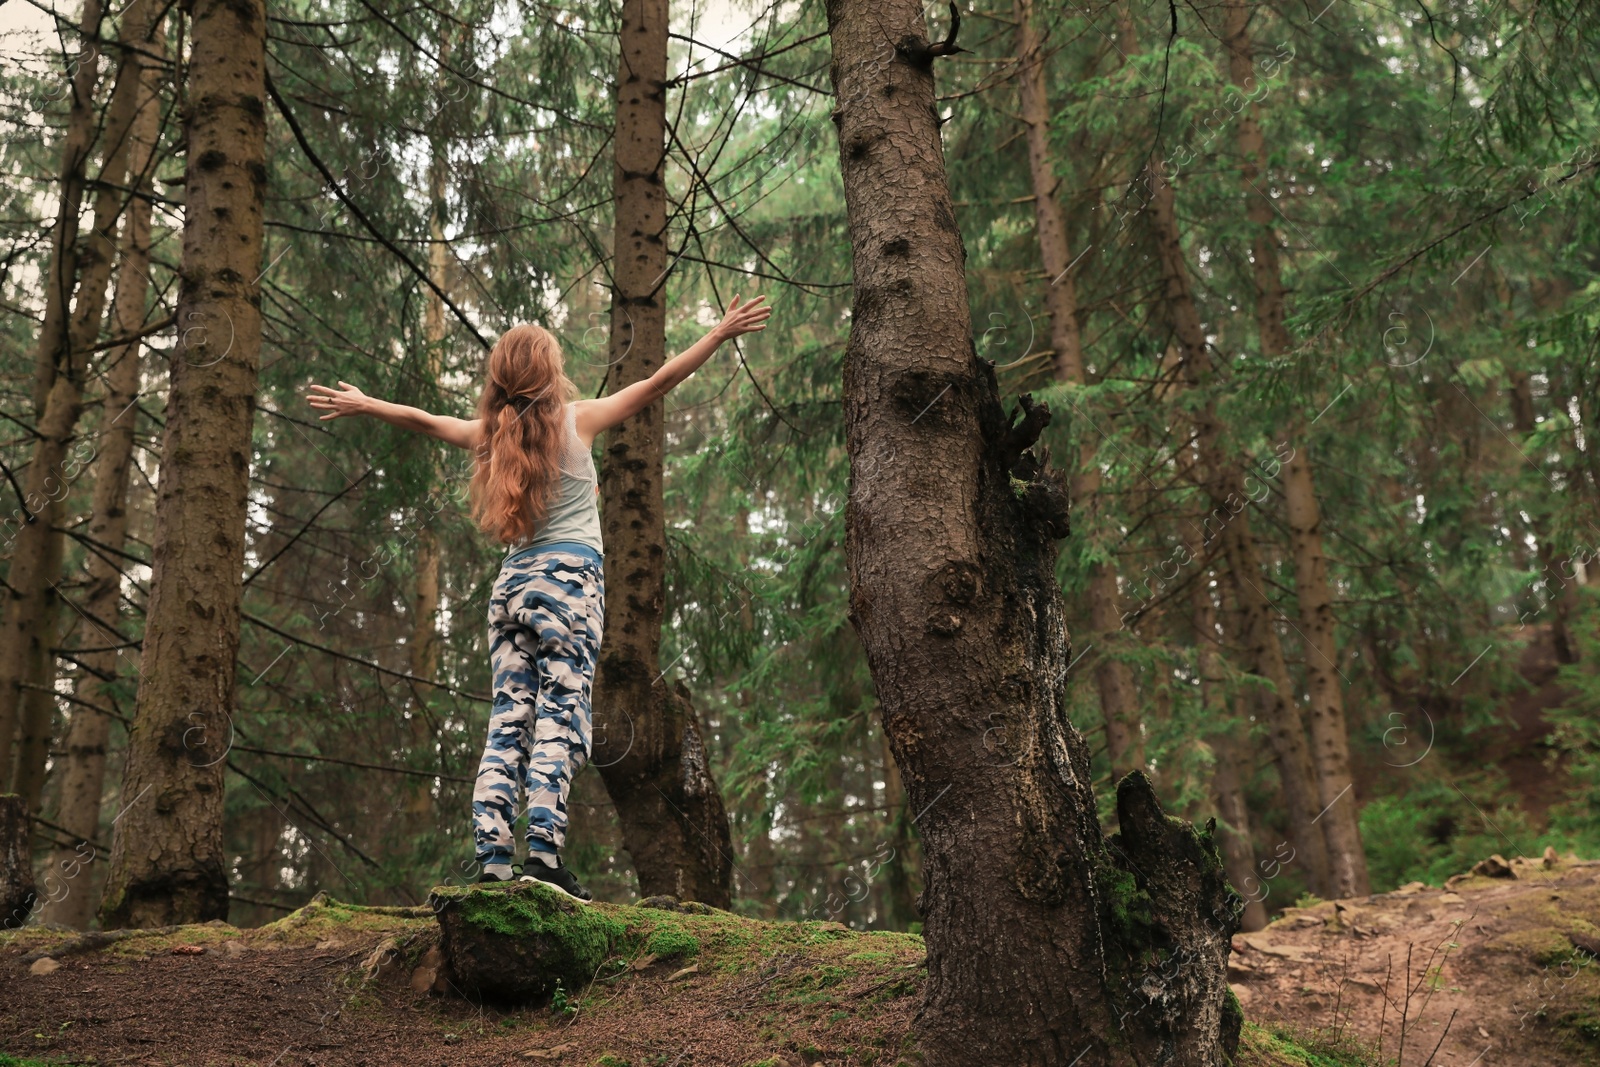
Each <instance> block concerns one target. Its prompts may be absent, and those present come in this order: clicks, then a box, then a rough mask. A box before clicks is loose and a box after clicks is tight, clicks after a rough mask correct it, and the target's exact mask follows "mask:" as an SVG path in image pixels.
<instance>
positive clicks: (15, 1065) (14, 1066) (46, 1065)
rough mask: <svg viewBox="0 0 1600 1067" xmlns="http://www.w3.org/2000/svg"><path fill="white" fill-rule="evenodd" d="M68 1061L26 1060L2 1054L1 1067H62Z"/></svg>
mask: <svg viewBox="0 0 1600 1067" xmlns="http://www.w3.org/2000/svg"><path fill="white" fill-rule="evenodd" d="M66 1062H70V1061H66V1060H25V1059H19V1058H18V1057H16V1056H7V1055H6V1054H5V1053H4V1052H0V1067H61V1065H62V1064H63V1063H66Z"/></svg>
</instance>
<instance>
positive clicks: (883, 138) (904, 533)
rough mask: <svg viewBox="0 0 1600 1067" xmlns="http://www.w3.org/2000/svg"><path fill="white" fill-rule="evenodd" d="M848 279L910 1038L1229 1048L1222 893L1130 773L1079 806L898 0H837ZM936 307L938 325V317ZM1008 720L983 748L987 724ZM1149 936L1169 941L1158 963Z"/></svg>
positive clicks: (1050, 505) (1056, 530)
mask: <svg viewBox="0 0 1600 1067" xmlns="http://www.w3.org/2000/svg"><path fill="white" fill-rule="evenodd" d="M827 11H828V23H829V31H830V36H831V39H832V48H833V64H832V80H833V86H834V91H835V96H836V100H837V101H838V108H837V110H836V111H835V112H834V120H835V122H836V123H837V126H838V131H839V155H840V163H841V167H842V170H843V177H844V190H845V201H846V205H847V208H848V214H849V228H850V239H851V247H852V251H853V262H854V275H855V292H854V303H853V313H852V325H851V333H850V341H849V345H848V347H847V349H846V360H845V430H846V444H847V447H848V451H849V455H850V464H851V481H850V493H849V504H848V512H847V550H848V556H849V564H850V579H851V590H850V607H851V618H852V621H853V622H854V624H855V626H856V629H857V631H858V632H859V633H860V634H861V638H862V644H863V646H864V647H865V649H866V653H867V659H868V664H869V666H870V668H871V671H872V676H873V679H874V682H875V683H876V687H877V691H878V695H879V699H880V700H881V702H882V711H883V729H884V731H885V733H886V734H887V736H888V737H889V741H890V745H891V747H892V748H893V751H894V756H895V762H896V763H897V764H898V765H899V767H900V771H901V775H902V777H903V779H904V784H905V788H906V790H907V793H908V795H909V797H910V799H911V804H912V806H913V808H914V809H915V810H917V811H918V812H919V813H920V815H919V822H918V825H919V827H920V828H921V832H922V841H923V853H924V872H925V878H926V884H927V888H926V890H925V891H924V893H923V914H924V919H925V926H924V934H925V936H926V938H927V944H928V982H927V987H926V999H925V1001H924V1003H923V1007H922V1011H921V1013H920V1014H919V1016H918V1021H917V1035H918V1037H919V1039H920V1046H921V1051H922V1053H923V1055H924V1056H925V1057H926V1060H927V1062H928V1063H929V1064H930V1065H933V1067H947V1065H962V1067H966V1065H979V1064H981V1065H984V1067H990V1065H993V1064H997V1063H1004V1064H1008V1065H1012V1064H1015V1065H1046V1064H1048V1065H1061V1067H1065V1065H1067V1064H1071V1063H1075V1062H1077V1063H1095V1064H1113V1065H1122V1064H1130V1065H1131V1064H1134V1063H1154V1062H1169V1063H1175V1064H1176V1063H1183V1064H1219V1065H1220V1064H1222V1063H1224V1062H1226V1057H1227V1055H1229V1054H1231V1045H1232V1043H1233V1042H1235V1041H1236V1040H1237V1033H1238V1026H1239V1019H1238V1017H1237V1014H1236V1011H1235V1012H1230V1011H1229V1010H1228V1007H1229V1004H1230V1001H1229V998H1228V996H1227V988H1226V985H1225V983H1224V977H1223V975H1224V969H1225V962H1226V954H1227V952H1228V938H1229V935H1230V934H1231V933H1232V931H1233V930H1234V929H1235V928H1236V925H1237V914H1236V908H1237V905H1238V898H1237V897H1236V896H1235V895H1234V894H1233V893H1232V892H1231V891H1230V890H1229V889H1228V887H1227V882H1226V879H1225V878H1224V877H1223V873H1222V864H1221V860H1220V858H1219V857H1218V855H1217V852H1216V848H1215V846H1214V845H1213V843H1212V841H1211V836H1210V834H1209V833H1205V832H1197V831H1196V830H1195V829H1194V828H1192V827H1190V826H1189V825H1188V824H1186V823H1182V822H1180V821H1178V820H1173V819H1169V818H1167V817H1166V816H1165V815H1164V813H1162V811H1161V808H1160V805H1159V803H1158V802H1157V800H1156V798H1155V794H1154V792H1153V791H1152V790H1151V788H1150V784H1149V781H1148V780H1147V779H1146V778H1145V776H1144V775H1143V774H1140V773H1133V774H1130V775H1128V776H1127V777H1125V778H1124V779H1123V780H1122V782H1121V784H1120V786H1119V789H1118V798H1117V806H1118V816H1119V823H1120V826H1121V833H1120V834H1119V835H1117V836H1116V837H1113V838H1111V839H1110V840H1107V839H1105V838H1104V837H1103V835H1102V833H1101V830H1100V826H1099V823H1098V821H1097V819H1096V817H1095V802H1094V796H1093V793H1092V791H1091V788H1090V779H1089V760H1088V749H1087V746H1086V745H1085V743H1084V740H1083V738H1082V736H1081V735H1080V734H1079V733H1078V732H1077V730H1076V729H1075V728H1074V727H1073V726H1072V723H1071V721H1070V720H1069V719H1068V718H1067V715H1066V713H1065V705H1066V683H1065V670H1066V666H1067V664H1068V663H1069V662H1070V660H1069V658H1068V657H1069V649H1068V645H1067V641H1066V632H1065V626H1064V624H1063V611H1062V603H1061V596H1060V591H1059V589H1058V588H1057V585H1056V581H1055V554H1056V548H1055V542H1056V541H1057V540H1059V539H1060V538H1061V537H1063V536H1064V535H1065V534H1066V532H1067V526H1066V501H1065V494H1064V493H1063V492H1062V487H1061V485H1060V483H1059V481H1058V480H1057V479H1056V478H1055V477H1054V476H1052V475H1050V474H1049V472H1048V471H1047V470H1046V469H1045V466H1044V463H1043V461H1042V460H1041V459H1040V458H1037V457H1035V456H1034V454H1033V453H1032V451H1031V446H1032V445H1033V444H1034V443H1035V442H1036V441H1037V439H1038V436H1039V434H1040V432H1041V431H1042V429H1043V427H1044V425H1045V424H1046V423H1047V422H1048V419H1049V413H1048V411H1047V410H1046V409H1044V408H1042V407H1039V406H1036V405H1034V404H1033V403H1032V401H1031V400H1030V401H1027V402H1025V403H1024V404H1023V409H1024V412H1025V414H1024V416H1023V418H1022V419H1021V421H1020V422H1014V421H1013V419H1012V418H1008V417H1007V415H1006V414H1005V412H1004V411H1003V410H1002V407H1001V404H1000V397H999V390H998V387H997V384H996V380H995V376H994V369H993V365H992V364H988V363H986V362H984V361H981V360H979V359H978V357H977V355H976V353H975V350H974V347H973V343H972V335H971V316H970V311H969V308H968V305H967V290H966V284H965V277H964V271H965V251H964V248H963V246H962V242H961V236H960V233H959V230H958V228H957V224H956V219H955V214H954V211H953V208H952V206H951V202H950V192H949V185H948V182H947V180H946V177H945V168H944V159H943V154H942V150H941V145H940V138H939V117H938V114H937V112H936V111H935V107H934V95H933V64H934V60H935V58H936V56H938V55H941V54H945V53H947V52H948V51H949V50H950V49H949V46H948V45H945V44H941V45H930V44H929V42H928V40H927V39H926V26H925V23H924V19H923V8H922V5H921V4H920V3H918V2H916V0H875V2H868V0H830V2H829V3H828V5H827ZM930 324H937V329H933V328H930ZM996 728H998V730H999V731H1000V734H999V736H1000V737H1002V738H1003V743H1002V744H1001V745H1000V746H998V748H999V755H1001V756H1002V757H1003V758H1000V759H997V758H995V756H996V751H995V750H994V747H993V746H989V745H986V739H992V738H993V737H994V736H995V734H994V733H993V731H995V730H996ZM1163 957H1164V958H1165V959H1166V960H1167V961H1168V962H1169V964H1170V963H1172V962H1173V961H1177V962H1176V963H1175V965H1170V966H1167V967H1166V968H1165V970H1160V969H1158V967H1157V963H1158V960H1159V959H1160V958H1163Z"/></svg>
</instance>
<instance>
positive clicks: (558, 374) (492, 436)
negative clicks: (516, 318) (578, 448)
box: [471, 325, 578, 544]
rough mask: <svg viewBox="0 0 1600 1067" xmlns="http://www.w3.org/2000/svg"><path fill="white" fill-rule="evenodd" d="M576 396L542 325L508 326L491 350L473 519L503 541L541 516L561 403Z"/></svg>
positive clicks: (553, 468)
mask: <svg viewBox="0 0 1600 1067" xmlns="http://www.w3.org/2000/svg"><path fill="white" fill-rule="evenodd" d="M577 396H578V389H577V386H575V385H573V384H572V381H571V379H569V378H568V377H567V375H566V371H565V370H564V368H563V363H562V358H561V345H560V344H559V343H558V342H557V341H556V339H555V338H554V337H553V336H551V334H550V332H549V331H548V330H546V329H544V328H543V327H540V326H532V325H522V326H513V327H512V328H511V329H509V330H507V331H506V332H505V333H504V334H503V335H502V336H501V338H500V340H499V341H497V342H496V343H495V346H494V348H493V350H491V351H490V353H489V367H488V375H487V380H486V381H485V382H484V384H483V395H481V396H480V397H479V398H478V417H479V418H480V419H482V420H483V444H482V445H481V446H480V448H479V450H478V461H477V464H476V465H475V467H474V469H473V472H472V488H471V496H472V518H473V519H474V520H475V521H476V522H477V523H478V525H479V526H480V527H482V528H483V530H484V532H486V533H488V534H490V535H492V536H493V537H495V538H496V539H498V540H499V541H500V542H501V543H502V544H514V543H516V542H518V541H524V540H527V539H528V538H530V537H532V536H533V534H534V533H535V532H536V531H537V530H538V528H539V525H540V524H541V523H543V522H544V519H545V514H546V512H547V511H548V510H549V501H550V498H551V494H552V492H553V490H554V489H555V487H556V485H557V480H558V479H559V477H560V471H561V452H562V448H563V446H564V444H565V442H564V440H563V438H564V435H565V430H566V428H565V421H566V420H565V419H564V417H563V405H565V404H570V403H571V402H572V401H573V400H575V399H577Z"/></svg>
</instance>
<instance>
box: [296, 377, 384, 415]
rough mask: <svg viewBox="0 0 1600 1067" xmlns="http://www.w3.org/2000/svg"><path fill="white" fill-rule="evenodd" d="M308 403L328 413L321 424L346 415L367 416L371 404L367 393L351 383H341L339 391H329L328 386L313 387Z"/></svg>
mask: <svg viewBox="0 0 1600 1067" xmlns="http://www.w3.org/2000/svg"><path fill="white" fill-rule="evenodd" d="M306 401H307V403H309V404H310V405H311V406H312V407H314V408H316V409H317V410H318V411H326V412H327V414H326V415H324V416H322V418H321V419H319V420H318V421H319V422H327V421H328V420H329V419H337V418H341V417H343V416H345V415H365V414H366V413H367V409H368V405H369V404H370V403H371V401H370V400H369V399H368V397H367V394H366V393H363V392H362V391H361V390H360V389H357V388H356V387H355V386H353V385H351V384H350V383H349V382H340V383H339V388H337V389H329V388H328V387H327V386H326V385H313V386H312V387H311V392H310V394H309V395H307V396H306Z"/></svg>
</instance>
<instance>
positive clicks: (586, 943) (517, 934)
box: [433, 882, 632, 974]
mask: <svg viewBox="0 0 1600 1067" xmlns="http://www.w3.org/2000/svg"><path fill="white" fill-rule="evenodd" d="M433 895H434V898H435V900H436V901H439V902H444V901H450V902H452V903H453V904H454V906H455V908H456V909H457V913H458V914H459V915H460V917H461V920H462V921H463V922H465V923H467V924H468V925H470V926H475V927H477V928H478V929H480V930H487V931H489V932H490V933H494V934H499V935H500V936H502V937H512V938H529V939H538V940H539V941H541V942H542V943H544V944H546V945H548V946H549V947H550V948H551V949H552V950H553V951H552V954H551V956H550V958H549V966H550V969H551V970H552V971H553V972H554V973H557V974H593V973H594V972H595V971H596V970H598V969H599V967H600V964H601V963H603V962H604V961H605V958H606V957H607V956H608V955H610V954H611V952H612V951H614V950H616V951H626V948H627V947H628V945H629V942H630V941H631V940H632V939H631V938H630V937H629V936H628V935H629V930H628V926H627V924H626V923H624V922H622V921H621V920H620V919H619V918H617V917H616V916H615V915H613V914H612V913H611V912H610V910H609V909H601V908H593V907H586V906H584V905H582V904H579V903H577V902H576V901H574V900H573V899H572V898H571V897H568V896H566V895H565V894H564V893H561V892H560V891H559V890H555V889H551V888H550V887H548V886H545V885H541V884H540V883H538V882H521V883H518V884H517V886H516V888H515V890H505V889H500V888H494V889H480V888H477V887H474V886H466V887H461V888H455V887H450V888H441V889H436V890H434V894H433Z"/></svg>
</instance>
